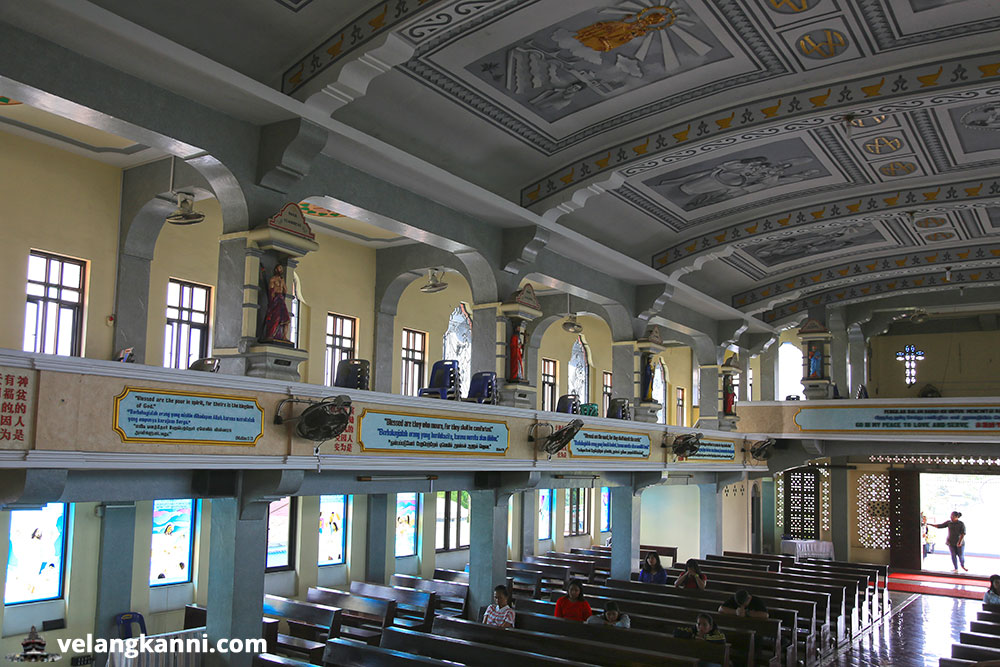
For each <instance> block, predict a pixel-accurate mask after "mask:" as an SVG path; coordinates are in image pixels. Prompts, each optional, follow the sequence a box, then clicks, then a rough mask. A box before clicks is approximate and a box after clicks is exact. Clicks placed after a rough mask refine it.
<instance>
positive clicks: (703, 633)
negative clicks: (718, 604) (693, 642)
mask: <svg viewBox="0 0 1000 667" xmlns="http://www.w3.org/2000/svg"><path fill="white" fill-rule="evenodd" d="M674 636H675V637H680V638H682V639H700V640H702V641H706V642H715V643H722V644H724V643H726V635H724V634H722V633H721V632H719V628H718V626H717V625H716V624H715V619H714V618H712V617H711V616H710V615H709V614H698V619H697V625H695V626H694V627H693V628H692V627H680V628H677V629H676V630H674Z"/></svg>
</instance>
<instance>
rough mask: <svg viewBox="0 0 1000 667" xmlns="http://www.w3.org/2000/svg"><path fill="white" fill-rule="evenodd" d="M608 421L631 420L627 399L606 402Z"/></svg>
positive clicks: (630, 410) (630, 409) (630, 407)
mask: <svg viewBox="0 0 1000 667" xmlns="http://www.w3.org/2000/svg"><path fill="white" fill-rule="evenodd" d="M607 418H608V419H624V420H626V421H631V420H632V404H631V403H630V402H629V400H628V399H627V398H612V399H611V401H610V402H608V414H607Z"/></svg>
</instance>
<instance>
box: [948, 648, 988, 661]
mask: <svg viewBox="0 0 1000 667" xmlns="http://www.w3.org/2000/svg"><path fill="white" fill-rule="evenodd" d="M951 657H953V658H960V659H962V660H980V661H984V660H1000V649H997V648H987V647H985V646H972V645H968V644H952V645H951Z"/></svg>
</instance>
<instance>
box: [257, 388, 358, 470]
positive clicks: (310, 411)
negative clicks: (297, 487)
mask: <svg viewBox="0 0 1000 667" xmlns="http://www.w3.org/2000/svg"><path fill="white" fill-rule="evenodd" d="M285 403H307V404H308V407H307V408H306V409H304V410H303V411H302V412H301V413H299V415H298V416H297V417H288V418H287V419H285V418H283V417H282V416H281V408H282V406H284V404H285ZM350 418H351V398H350V396H343V395H341V396H331V397H328V398H324V399H323V400H321V401H312V400H309V399H303V398H286V399H283V400H282V401H281V402H280V403H278V408H277V409H276V410H275V411H274V423H275V424H284V423H286V422H292V421H294V422H295V435H297V436H299V437H300V438H303V439H305V440H312V441H313V442H315V443H317V444H316V447H315V449H314V450H313V453H314V454H316V455H317V456H318V455H319V448H320V446H321V445H322V444H323V443H324V442H326V441H327V440H332V439H333V438H336V437H337V436H338V435H340V434H341V433H343V432H344V431H345V430H346V429H347V425H348V424H349V423H350Z"/></svg>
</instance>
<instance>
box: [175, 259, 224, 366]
mask: <svg viewBox="0 0 1000 667" xmlns="http://www.w3.org/2000/svg"><path fill="white" fill-rule="evenodd" d="M171 284H175V285H177V286H178V288H179V290H180V292H179V300H178V303H179V304H183V303H184V289H185V288H188V289H191V290H205V293H206V294H205V310H204V311H196V310H195V309H194V307H193V306H192V307H190V308H185V307H184V306H183V305H178V306H176V307H175V306H171V305H170V285H171ZM193 297H194V294H193V292H192V303H193ZM171 308H175V309H176V310H177V311H178V315H180V313H181V312H182V311H189V312H190V313H191V314H194V313H196V312H197V313H201V312H204V314H205V322H204V323H203V324H200V323H198V322H194V321H192V320H190V319H187V320H185V319H181V318H180V317H178V318H175V319H171V318H170V316H169V315H168V311H169V310H170V309H171ZM163 314H164V319H165V322H164V326H163V351H164V354H163V367H164V368H177V369H180V370H187V368H188V367H189V366H190V365H191V361H190V356H191V347H190V344H191V329H198V330H199V331H201V332H202V336H201V342H200V346H199V349H198V355H197V356H196V357H195V359H196V360H197V359H204V358H205V357H207V356H209V354H210V353H211V350H212V346H211V337H212V286H211V285H202V284H201V283H195V282H191V281H190V280H182V279H180V278H168V279H167V299H166V307H165V309H164V313H163ZM185 324H186V325H187V326H188V341H187V342H188V359H189V361H188V362H187V363H185V364H184V365H183V366H173V365H168V359H169V357H168V355H167V353H166V352H167V347H168V342H169V347H170V349H171V353H172V355H173V356H174V357H175V359H174V361H175V363H176V362H177V361H178V359H177V357H179V356H180V341H181V337H180V328H181V326H182V325H185ZM172 325H173V327H174V329H173V330H174V331H177V338H176V340H174V339H173V336H172V335H171V333H170V332H171V330H172V329H171V327H172Z"/></svg>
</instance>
